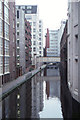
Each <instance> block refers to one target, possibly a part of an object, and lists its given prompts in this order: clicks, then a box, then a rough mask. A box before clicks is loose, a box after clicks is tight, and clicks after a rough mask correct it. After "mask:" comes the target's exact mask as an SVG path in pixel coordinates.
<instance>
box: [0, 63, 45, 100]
mask: <svg viewBox="0 0 80 120" xmlns="http://www.w3.org/2000/svg"><path fill="white" fill-rule="evenodd" d="M45 67H46V65H43V66H41V67H39V68H38V69H35V70H33V71H31V72H28V73H27V74H24V75H23V76H21V77H19V78H17V79H16V80H13V81H11V82H9V83H6V84H5V85H3V86H2V88H0V90H1V92H0V101H2V100H3V99H4V98H5V97H7V96H8V95H9V94H10V93H11V92H13V91H14V90H15V89H16V88H18V87H19V86H21V85H22V84H24V83H25V82H26V81H27V80H29V79H31V78H32V77H33V76H34V75H36V74H37V73H38V72H40V71H41V70H43V69H44V68H45Z"/></svg>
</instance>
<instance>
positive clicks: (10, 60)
mask: <svg viewBox="0 0 80 120" xmlns="http://www.w3.org/2000/svg"><path fill="white" fill-rule="evenodd" d="M13 51H14V52H13ZM15 69H16V63H15V3H14V2H11V3H10V2H8V1H4V2H3V1H2V0H0V85H1V84H3V83H6V82H8V81H10V80H12V79H14V78H15Z"/></svg>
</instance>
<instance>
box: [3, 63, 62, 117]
mask: <svg viewBox="0 0 80 120" xmlns="http://www.w3.org/2000/svg"><path fill="white" fill-rule="evenodd" d="M2 104H3V105H2V116H3V118H39V119H40V118H63V116H62V109H61V102H60V75H59V69H58V68H57V67H56V66H52V65H50V66H48V67H47V68H45V69H44V70H42V71H41V72H39V73H38V74H36V75H35V76H34V77H33V78H32V79H29V80H27V82H26V83H25V84H23V85H22V86H20V87H19V88H17V89H16V90H15V91H14V92H12V93H11V94H10V95H9V96H8V97H6V98H5V99H4V100H3V101H2Z"/></svg>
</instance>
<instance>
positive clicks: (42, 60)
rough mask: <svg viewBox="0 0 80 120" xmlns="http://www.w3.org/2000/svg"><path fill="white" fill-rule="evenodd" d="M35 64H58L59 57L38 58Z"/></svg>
mask: <svg viewBox="0 0 80 120" xmlns="http://www.w3.org/2000/svg"><path fill="white" fill-rule="evenodd" d="M37 62H60V57H39V58H37Z"/></svg>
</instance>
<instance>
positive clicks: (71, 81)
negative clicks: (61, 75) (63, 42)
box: [68, 2, 80, 102]
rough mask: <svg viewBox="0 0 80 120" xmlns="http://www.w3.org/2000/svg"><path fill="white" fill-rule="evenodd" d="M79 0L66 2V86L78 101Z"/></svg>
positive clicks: (79, 63) (79, 58)
mask: <svg viewBox="0 0 80 120" xmlns="http://www.w3.org/2000/svg"><path fill="white" fill-rule="evenodd" d="M79 10H80V2H69V3H68V86H69V89H70V92H71V94H72V97H73V98H74V99H75V100H77V101H78V102H80V87H79V85H80V67H79V66H80V52H79V47H80V42H79V38H80V35H79V32H80V30H79V27H80V23H79V18H80V15H79Z"/></svg>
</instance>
